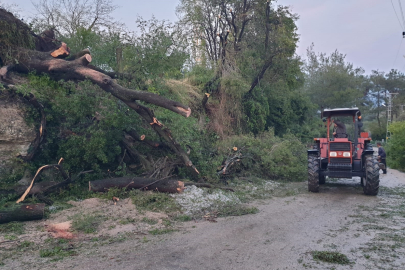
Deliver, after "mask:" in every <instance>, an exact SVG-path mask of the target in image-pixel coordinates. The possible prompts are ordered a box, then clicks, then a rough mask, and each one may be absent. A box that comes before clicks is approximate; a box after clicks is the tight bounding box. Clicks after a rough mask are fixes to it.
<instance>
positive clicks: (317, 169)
mask: <svg viewBox="0 0 405 270" xmlns="http://www.w3.org/2000/svg"><path fill="white" fill-rule="evenodd" d="M322 117H323V119H324V122H325V123H326V127H327V137H326V138H314V143H315V144H314V147H313V149H310V150H308V189H309V191H312V192H318V191H319V185H322V184H324V183H325V181H326V177H329V178H352V177H354V176H357V177H360V179H361V185H363V190H364V193H365V194H367V195H377V193H378V187H379V169H378V163H377V160H376V159H375V157H374V156H373V148H372V146H371V144H370V142H371V138H370V136H369V134H368V132H361V127H362V126H363V124H362V122H361V112H360V110H359V109H358V108H338V109H325V110H324V111H323V113H322ZM343 118H344V119H345V120H346V121H345V122H346V123H347V125H346V124H345V123H344V121H342V119H343ZM348 119H349V121H347V120H348ZM349 123H352V124H351V125H350V126H349ZM332 126H334V127H335V129H334V131H332V132H331V127H332ZM369 163H370V164H369ZM368 166H369V167H370V168H372V169H371V170H367V168H368Z"/></svg>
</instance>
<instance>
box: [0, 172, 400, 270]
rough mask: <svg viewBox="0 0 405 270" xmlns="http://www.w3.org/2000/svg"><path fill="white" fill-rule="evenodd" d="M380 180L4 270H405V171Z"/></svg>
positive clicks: (331, 186)
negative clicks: (367, 189)
mask: <svg viewBox="0 0 405 270" xmlns="http://www.w3.org/2000/svg"><path fill="white" fill-rule="evenodd" d="M380 176H381V177H380V180H381V184H380V192H379V195H378V196H376V197H373V196H365V195H363V192H362V187H361V186H360V184H359V182H360V179H353V180H333V179H332V180H329V181H328V180H327V183H326V184H325V185H323V186H321V189H320V192H319V193H317V194H315V193H307V192H303V193H301V194H297V195H294V196H289V197H283V198H272V199H268V200H263V201H261V202H258V203H256V204H255V206H256V207H257V208H258V209H259V210H260V212H259V213H258V214H254V215H247V216H240V217H227V218H218V219H217V222H208V221H199V222H195V221H190V222H184V223H180V225H176V229H177V230H178V231H177V232H174V233H171V234H164V235H158V236H154V235H149V234H139V233H136V232H134V231H133V230H132V231H131V230H128V232H127V233H124V234H118V235H116V237H115V238H109V240H108V241H102V237H101V235H99V236H100V238H99V240H98V241H95V242H94V243H92V242H91V241H92V240H91V239H87V240H86V239H85V240H84V242H86V241H87V244H86V245H83V248H81V249H80V252H79V253H77V254H76V255H75V256H71V257H65V258H63V259H62V260H59V261H54V260H52V259H50V258H38V255H37V256H33V255H30V253H29V252H27V254H26V256H22V257H20V258H18V259H16V258H14V259H11V258H10V259H6V260H4V266H3V269H131V270H132V269H167V270H169V269H170V270H172V269H173V270H179V269H184V270H185V269H187V270H194V269H195V270H197V269H241V270H242V269H243V270H246V269H307V268H312V269H336V270H337V269H359V270H362V269H405V256H404V255H405V233H404V229H405V223H404V221H405V203H404V201H403V199H404V195H405V174H404V173H401V172H399V171H396V170H388V174H387V175H382V174H381V175H380ZM301 185H302V186H303V188H305V185H306V183H302V184H301ZM93 203H95V205H97V204H98V203H99V202H93ZM133 211H136V210H133ZM158 218H162V217H158ZM60 221H61V222H62V221H64V220H63V218H61V219H60ZM312 251H334V252H339V253H341V254H344V255H346V256H347V257H348V258H349V260H350V262H351V263H350V264H348V265H340V264H334V263H326V262H321V261H316V260H314V259H313V257H312V255H311V252H312ZM0 269H1V267H0Z"/></svg>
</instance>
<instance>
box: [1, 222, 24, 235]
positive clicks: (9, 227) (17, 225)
mask: <svg viewBox="0 0 405 270" xmlns="http://www.w3.org/2000/svg"><path fill="white" fill-rule="evenodd" d="M0 233H14V234H23V233H24V223H23V222H17V221H14V222H9V223H5V224H0Z"/></svg>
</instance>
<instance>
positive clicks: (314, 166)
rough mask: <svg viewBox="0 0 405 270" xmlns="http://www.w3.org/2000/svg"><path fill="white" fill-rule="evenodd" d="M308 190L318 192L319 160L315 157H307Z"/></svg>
mask: <svg viewBox="0 0 405 270" xmlns="http://www.w3.org/2000/svg"><path fill="white" fill-rule="evenodd" d="M308 190H309V191H311V192H319V158H318V157H317V156H315V155H309V156H308Z"/></svg>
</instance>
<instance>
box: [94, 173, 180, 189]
mask: <svg viewBox="0 0 405 270" xmlns="http://www.w3.org/2000/svg"><path fill="white" fill-rule="evenodd" d="M113 187H117V188H127V189H141V190H154V191H159V192H166V193H182V192H183V190H184V182H182V181H178V180H173V179H161V180H157V179H151V178H141V177H122V178H109V179H101V180H95V181H90V182H89V190H90V191H95V192H105V191H108V189H110V188H113Z"/></svg>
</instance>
